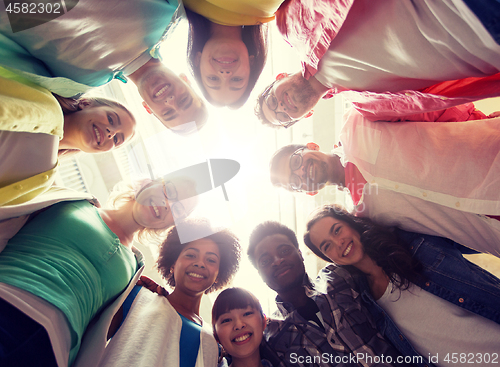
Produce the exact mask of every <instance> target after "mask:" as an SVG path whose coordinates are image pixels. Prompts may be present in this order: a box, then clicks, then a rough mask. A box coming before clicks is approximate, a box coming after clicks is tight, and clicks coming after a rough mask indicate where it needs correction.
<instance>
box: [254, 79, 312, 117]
mask: <svg viewBox="0 0 500 367" xmlns="http://www.w3.org/2000/svg"><path fill="white" fill-rule="evenodd" d="M321 97H322V94H320V93H318V92H316V91H315V90H314V88H313V87H312V86H311V84H310V83H309V81H308V80H306V79H304V77H303V76H302V75H301V74H300V73H296V74H293V75H290V76H288V77H285V78H283V79H281V80H279V81H277V82H276V83H275V84H274V85H273V87H272V88H271V89H270V90H269V92H268V94H267V96H266V98H264V100H263V102H262V113H263V114H264V116H265V118H266V119H267V120H268V121H269V122H271V123H272V124H273V125H276V126H282V124H283V121H281V123H280V121H279V119H278V116H279V115H277V113H279V112H281V113H285V114H287V115H288V116H290V118H291V119H292V120H300V119H301V118H303V117H304V116H305V115H306V114H307V113H309V111H311V109H312V108H313V107H314V106H315V105H316V103H318V101H319V99H320V98H321Z"/></svg>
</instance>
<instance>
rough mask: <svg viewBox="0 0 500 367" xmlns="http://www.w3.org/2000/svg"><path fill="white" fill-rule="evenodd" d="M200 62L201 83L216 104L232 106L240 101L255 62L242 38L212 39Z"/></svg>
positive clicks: (204, 49) (208, 42)
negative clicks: (252, 64)
mask: <svg viewBox="0 0 500 367" xmlns="http://www.w3.org/2000/svg"><path fill="white" fill-rule="evenodd" d="M198 59H199V66H200V72H201V80H202V84H203V86H204V87H205V89H206V91H207V92H208V94H209V95H210V97H211V98H212V100H213V101H215V102H216V103H218V104H221V105H231V104H233V103H234V102H236V101H238V100H239V99H240V98H241V96H242V95H243V93H244V92H245V90H246V88H247V86H248V80H249V78H250V63H251V61H252V60H251V58H250V57H249V56H248V50H247V47H246V46H245V44H244V43H243V41H242V40H241V39H240V40H238V39H231V38H210V39H209V40H208V41H207V43H206V44H205V46H204V47H203V52H202V53H198Z"/></svg>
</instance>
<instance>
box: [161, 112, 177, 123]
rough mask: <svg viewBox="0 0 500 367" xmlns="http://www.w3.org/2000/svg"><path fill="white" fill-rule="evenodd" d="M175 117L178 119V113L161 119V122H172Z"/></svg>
mask: <svg viewBox="0 0 500 367" xmlns="http://www.w3.org/2000/svg"><path fill="white" fill-rule="evenodd" d="M177 117H179V114H178V113H176V114H174V115H172V116H169V117H168V118H166V119H163V120H164V121H172V120H175V119H176V118H177Z"/></svg>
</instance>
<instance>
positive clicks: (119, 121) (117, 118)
mask: <svg viewBox="0 0 500 367" xmlns="http://www.w3.org/2000/svg"><path fill="white" fill-rule="evenodd" d="M113 113H114V115H115V116H116V120H117V121H118V125H121V124H122V121H121V120H120V116H119V115H118V114H117V113H116V112H114V111H113Z"/></svg>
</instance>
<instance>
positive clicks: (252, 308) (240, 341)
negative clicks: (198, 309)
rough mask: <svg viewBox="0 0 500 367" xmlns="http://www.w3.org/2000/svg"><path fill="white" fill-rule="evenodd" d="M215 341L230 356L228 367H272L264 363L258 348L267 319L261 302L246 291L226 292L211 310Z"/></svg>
mask: <svg viewBox="0 0 500 367" xmlns="http://www.w3.org/2000/svg"><path fill="white" fill-rule="evenodd" d="M212 327H213V329H214V336H215V339H217V341H218V342H219V343H220V344H221V345H222V347H223V348H224V351H225V352H226V353H227V354H228V355H229V356H230V359H229V360H230V361H231V362H230V364H229V367H238V366H245V367H252V366H254V367H271V366H272V365H271V363H270V362H269V361H268V360H266V359H261V356H260V351H259V347H260V345H261V342H262V336H263V332H264V329H265V328H266V316H265V315H264V312H263V311H262V306H261V305H260V302H259V300H258V299H257V298H256V297H255V296H254V295H253V294H252V293H250V292H249V291H247V290H245V289H243V288H229V289H225V290H223V291H222V292H221V293H220V294H219V296H218V297H217V299H216V300H215V302H214V305H213V307H212Z"/></svg>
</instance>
